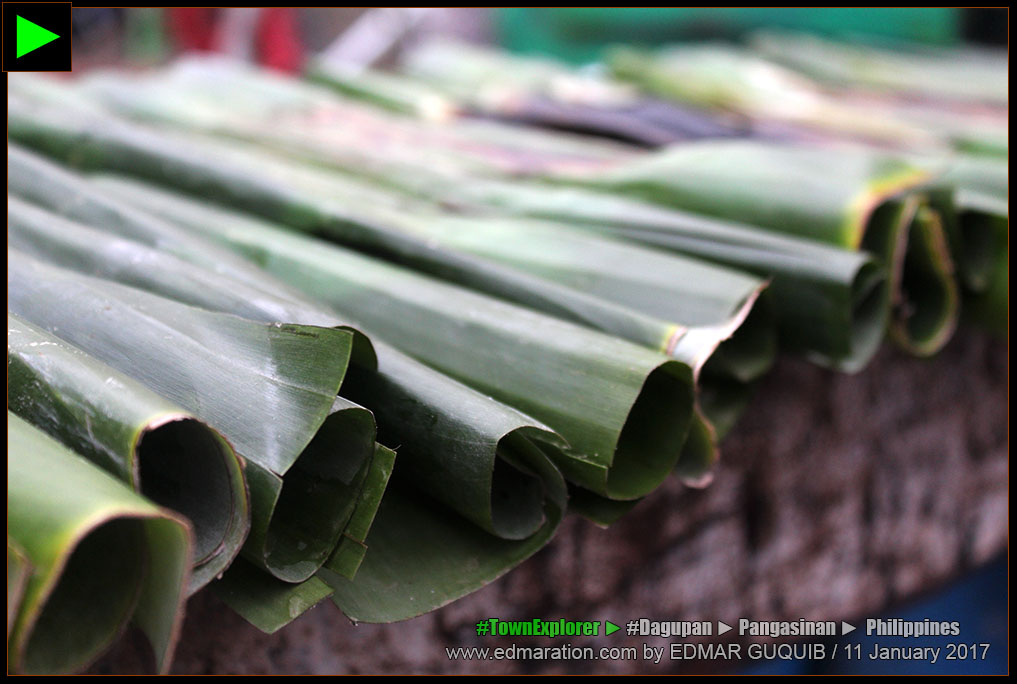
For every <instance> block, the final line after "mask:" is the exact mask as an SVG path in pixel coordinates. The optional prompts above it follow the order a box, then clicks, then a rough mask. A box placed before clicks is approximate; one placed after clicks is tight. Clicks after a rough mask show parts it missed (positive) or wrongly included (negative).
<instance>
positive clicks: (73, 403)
mask: <svg viewBox="0 0 1017 684" xmlns="http://www.w3.org/2000/svg"><path fill="white" fill-rule="evenodd" d="M7 401H8V407H9V410H11V411H13V412H14V413H16V414H17V415H19V416H20V417H21V418H23V419H25V420H27V421H29V422H31V423H33V424H34V425H35V426H36V427H38V428H39V429H41V430H43V431H45V432H47V433H48V434H49V435H51V436H53V437H55V438H56V439H58V440H59V441H61V442H62V443H63V444H64V445H66V446H67V447H68V448H70V449H72V450H74V451H75V452H77V453H79V454H81V455H83V456H85V457H86V458H88V459H89V460H91V461H92V462H93V463H95V464H96V465H98V466H100V467H102V468H103V469H104V470H107V471H109V472H110V473H111V474H112V475H114V476H116V477H118V478H120V479H121V480H124V481H125V482H127V483H128V484H129V485H130V486H131V488H132V489H134V490H135V491H137V492H138V493H139V494H141V495H143V496H145V497H146V498H148V499H149V500H151V501H152V502H154V503H156V504H158V505H160V506H163V507H164V508H168V509H169V510H172V511H175V512H177V513H180V514H181V515H183V516H184V517H186V518H187V519H188V520H189V521H190V522H191V524H192V525H193V526H194V568H193V570H192V572H191V580H190V585H189V593H192V594H193V593H194V592H195V591H197V590H198V589H200V588H201V587H203V586H204V585H205V584H207V583H208V582H210V581H211V580H212V579H213V578H215V577H216V576H217V575H219V574H221V573H222V572H223V571H224V570H225V569H226V568H227V567H228V566H229V564H230V563H231V562H232V561H233V559H234V558H235V557H236V555H237V554H238V553H239V552H240V547H241V546H242V545H243V543H244V540H245V539H246V537H247V532H248V530H249V529H250V510H249V503H248V496H247V486H246V484H245V482H244V477H243V467H242V465H241V463H240V461H239V460H238V459H237V457H236V454H234V453H233V449H232V448H231V447H230V445H229V444H228V443H227V442H226V440H224V439H223V438H222V437H221V436H220V435H219V434H218V433H217V432H215V431H214V430H212V429H211V428H209V427H208V426H207V425H205V424H204V423H202V422H201V421H199V420H198V419H196V418H194V417H193V416H191V415H189V414H188V413H186V412H185V411H184V410H183V409H181V408H179V407H177V406H175V405H173V404H172V403H170V402H168V401H166V400H165V399H163V398H162V397H160V396H159V395H157V394H155V393H153V392H152V391H151V390H149V389H147V388H146V387H144V386H143V385H141V384H140V383H138V382H136V381H135V380H133V379H132V378H130V377H127V376H126V375H123V374H121V373H119V372H117V371H116V370H114V369H113V368H111V367H109V366H107V365H106V364H104V363H102V362H100V361H98V360H97V359H95V358H93V357H91V356H89V355H88V354H86V353H84V352H83V351H81V350H80V349H77V348H75V347H74V346H72V345H70V344H68V343H66V342H64V341H63V340H61V339H60V338H58V337H56V336H54V335H50V334H49V333H47V332H45V331H44V330H41V329H40V328H37V327H36V326H34V325H32V324H31V323H28V322H27V321H24V320H22V319H20V318H19V317H17V316H15V315H13V314H8V315H7Z"/></svg>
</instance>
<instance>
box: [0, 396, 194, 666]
mask: <svg viewBox="0 0 1017 684" xmlns="http://www.w3.org/2000/svg"><path fill="white" fill-rule="evenodd" d="M7 531H8V534H9V535H10V536H11V538H12V539H13V540H14V542H15V543H16V544H17V545H18V546H19V547H20V548H21V549H23V550H24V554H25V558H26V559H27V562H28V563H29V564H30V568H31V571H30V574H29V576H28V579H27V583H26V584H25V588H24V594H23V597H22V602H21V606H20V609H19V610H18V615H17V618H16V620H15V623H14V628H13V631H12V632H11V635H10V637H9V639H8V644H7V659H8V660H7V666H8V669H9V671H11V672H22V673H26V674H62V673H69V672H75V671H77V670H80V669H82V668H84V667H86V666H87V665H88V664H89V663H90V662H91V661H92V660H94V659H95V658H96V657H97V656H98V655H99V654H100V653H102V651H103V650H104V649H106V648H107V647H108V646H109V645H110V644H111V643H112V642H113V641H114V640H115V639H116V638H117V637H118V636H119V635H120V633H121V632H122V630H123V629H124V627H125V626H126V625H127V623H128V622H129V621H131V619H132V618H133V620H134V621H135V622H136V623H137V624H138V626H139V627H141V629H142V631H143V632H144V633H145V634H146V636H147V637H148V640H149V642H150V643H151V645H152V648H153V650H154V652H155V661H156V663H157V668H158V670H159V671H160V672H164V671H165V670H166V669H167V668H168V667H169V664H170V661H171V659H172V656H173V649H174V647H175V644H176V640H177V635H178V633H179V629H180V619H181V616H182V613H183V605H184V599H185V597H186V587H187V582H188V569H189V568H190V566H191V535H190V528H189V526H188V524H187V522H186V521H184V520H183V519H182V518H177V517H175V516H174V515H173V514H171V513H168V512H166V511H164V510H163V509H160V508H158V507H156V506H155V505H153V504H152V503H150V502H148V501H146V500H145V499H143V498H141V497H140V496H138V495H137V494H135V493H134V492H132V491H131V490H130V489H129V488H128V487H127V486H126V485H124V484H123V483H121V482H119V481H117V480H116V479H114V478H113V477H112V476H111V475H109V474H108V473H105V472H104V471H102V470H101V469H99V468H98V467H96V466H94V465H93V464H91V463H89V462H88V461H86V460H85V459H83V458H82V457H80V456H78V455H76V454H74V453H72V452H71V451H69V450H68V449H67V448H66V447H64V446H62V445H61V444H60V443H59V442H57V441H56V440H54V439H52V438H51V437H49V436H47V435H46V434H45V433H43V432H40V431H39V430H37V429H36V428H34V427H32V426H31V425H29V424H28V423H26V422H25V421H23V420H21V419H20V418H18V417H17V416H15V415H14V414H12V413H10V412H8V414H7Z"/></svg>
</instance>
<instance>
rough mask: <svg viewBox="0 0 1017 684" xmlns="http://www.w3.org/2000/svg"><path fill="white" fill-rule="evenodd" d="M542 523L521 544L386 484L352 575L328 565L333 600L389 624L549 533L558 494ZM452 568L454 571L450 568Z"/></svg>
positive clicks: (474, 586) (507, 563)
mask: <svg viewBox="0 0 1017 684" xmlns="http://www.w3.org/2000/svg"><path fill="white" fill-rule="evenodd" d="M546 512H547V513H546V514H547V516H548V524H547V525H545V526H544V527H543V528H542V529H541V530H540V531H539V532H538V533H537V534H535V535H533V536H532V537H530V538H529V539H527V540H525V541H523V542H513V541H509V540H505V539H500V538H498V537H494V536H492V535H489V534H485V533H484V532H483V530H481V529H479V528H477V527H474V526H469V525H463V524H462V523H461V521H460V520H459V519H458V518H457V517H456V516H455V515H453V514H452V513H451V512H450V511H449V510H448V509H445V508H443V507H441V506H435V505H434V503H433V502H432V501H430V500H428V499H427V498H426V497H424V496H422V495H421V494H420V493H419V492H416V491H413V490H412V489H410V488H396V489H393V490H390V491H389V493H388V495H387V496H386V497H385V500H384V501H383V502H382V504H381V509H380V510H379V511H378V517H377V519H376V520H375V523H374V527H373V528H372V530H371V552H370V553H369V554H367V557H366V558H365V559H364V564H363V566H362V567H361V569H360V572H358V573H357V576H356V578H355V579H354V580H352V581H350V580H348V579H346V578H345V577H341V576H338V575H337V574H335V573H333V572H331V571H330V570H329V569H328V568H327V567H326V568H323V569H322V570H321V572H320V577H321V578H322V579H324V580H325V581H326V582H328V583H329V585H330V586H331V587H332V588H333V589H334V590H335V593H334V594H333V595H332V600H333V601H334V602H335V603H336V605H338V606H339V608H340V609H341V610H342V611H343V613H345V614H346V616H347V617H349V618H350V619H352V620H354V621H364V622H395V621H398V620H406V619H409V618H412V617H416V616H418V615H423V614H424V613H426V612H428V611H431V610H435V609H437V608H440V607H442V606H444V605H447V604H449V603H451V602H452V601H454V600H456V599H457V598H459V597H461V596H465V595H466V594H469V593H471V592H474V591H476V590H478V589H480V588H482V587H484V586H485V585H487V584H489V583H490V582H491V581H493V580H494V579H496V578H498V577H500V576H501V575H503V574H504V573H505V572H506V571H507V570H508V568H510V567H514V566H515V565H517V564H519V563H521V562H522V561H523V560H525V559H526V558H528V557H529V556H530V555H531V554H532V553H533V552H534V551H536V550H537V549H539V548H540V547H541V546H543V545H544V544H545V543H547V541H548V540H549V539H550V535H551V533H552V532H553V530H554V529H555V527H556V526H557V523H558V522H559V521H560V520H561V516H562V515H563V513H564V497H563V498H561V499H559V500H556V501H553V504H552V500H549V501H548V506H547V508H546ZM449 568H454V569H455V572H449Z"/></svg>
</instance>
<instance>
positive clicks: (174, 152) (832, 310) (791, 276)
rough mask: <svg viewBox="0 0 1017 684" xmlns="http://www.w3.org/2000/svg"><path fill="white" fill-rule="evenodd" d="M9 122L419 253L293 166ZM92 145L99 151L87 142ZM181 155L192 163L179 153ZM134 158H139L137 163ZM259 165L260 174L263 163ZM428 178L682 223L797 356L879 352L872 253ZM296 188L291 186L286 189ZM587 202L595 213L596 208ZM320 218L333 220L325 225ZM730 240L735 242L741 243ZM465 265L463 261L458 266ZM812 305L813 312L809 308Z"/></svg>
mask: <svg viewBox="0 0 1017 684" xmlns="http://www.w3.org/2000/svg"><path fill="white" fill-rule="evenodd" d="M11 120H12V124H11V126H12V128H11V130H12V136H13V137H15V138H19V139H21V140H23V141H25V142H28V143H31V142H33V141H34V144H36V145H37V146H39V147H40V149H44V150H45V149H49V150H50V151H51V152H52V153H55V154H56V155H57V156H61V157H65V158H66V157H67V155H69V154H73V155H74V157H73V158H74V159H75V160H76V161H86V165H88V166H91V167H95V166H100V167H103V168H114V169H116V168H119V169H121V170H127V171H128V172H133V173H137V174H140V175H142V176H145V177H149V178H153V179H155V180H157V181H159V182H162V183H165V184H169V185H172V186H175V187H178V188H181V189H184V190H186V191H189V192H193V193H196V194H200V195H208V196H213V197H216V198H219V199H221V198H224V197H225V198H229V200H230V201H231V202H233V203H236V204H238V205H240V206H244V207H245V209H247V210H252V211H254V212H255V213H260V214H262V215H264V216H266V217H268V218H274V219H275V220H278V221H280V222H283V223H287V224H288V225H291V226H294V227H298V228H303V229H305V230H316V229H320V227H322V226H327V227H328V228H329V229H330V231H329V234H330V236H336V235H337V233H339V232H340V231H342V239H343V241H344V242H347V243H349V244H359V245H369V246H371V247H372V248H373V249H378V248H381V249H383V250H384V251H385V252H386V253H389V254H392V253H396V254H401V255H407V254H414V253H416V254H420V253H422V250H420V248H419V244H418V243H417V242H416V241H410V242H409V244H407V239H406V237H405V235H393V234H392V233H393V232H392V231H387V232H386V231H381V230H364V224H365V223H369V222H368V221H365V220H364V219H363V218H362V217H360V216H358V215H356V214H353V215H351V212H350V211H348V210H344V209H342V208H339V207H336V206H335V205H336V203H335V202H331V203H329V202H323V201H322V200H321V199H320V198H316V197H312V196H311V195H313V194H314V193H311V192H309V191H308V190H307V185H306V184H305V185H301V184H299V183H294V182H293V181H292V179H293V177H294V174H293V173H292V169H286V170H285V171H284V172H281V173H279V174H273V173H269V172H265V174H264V175H262V176H259V177H256V178H254V179H252V178H251V174H250V173H249V172H248V170H249V168H250V167H251V164H250V163H247V164H236V163H234V164H230V163H229V162H228V160H227V161H224V156H225V157H226V158H228V157H229V156H230V155H229V153H228V151H227V154H225V155H223V154H219V155H218V156H216V155H209V154H208V153H207V150H203V149H201V148H195V147H194V146H193V145H190V146H189V145H187V144H186V143H187V141H177V144H175V145H173V146H169V147H168V148H167V146H166V145H165V141H159V140H157V139H155V138H154V137H153V136H151V135H147V134H145V132H144V131H142V130H141V129H135V128H130V127H127V128H125V127H124V126H109V125H100V124H98V123H94V122H93V123H92V124H81V123H80V122H72V121H69V120H67V119H66V118H63V119H61V118H60V117H59V116H56V115H55V114H54V113H53V112H45V111H43V112H34V113H33V114H32V115H31V116H29V115H28V114H27V113H26V114H25V115H23V116H22V115H18V114H17V112H16V111H12V112H11ZM111 129H112V130H111ZM89 130H92V133H89ZM99 137H103V138H104V142H103V143H102V144H101V145H99V144H98V143H96V142H95V141H96V140H97V139H98V138H99ZM86 140H90V141H92V142H90V143H86V142H85V141H86ZM79 144H85V145H86V146H87V149H88V150H93V152H89V154H88V155H85V154H83V153H74V152H72V150H75V149H76V148H77V147H78V145H79ZM98 148H102V149H105V152H104V153H102V154H101V157H102V158H101V159H100V158H97V154H96V151H97V150H98ZM84 149H86V148H83V150H84ZM182 149H183V150H185V151H186V156H183V155H182V154H181V153H180V152H181V150H182ZM127 150H130V153H129V154H128V153H127ZM114 152H116V154H114ZM86 157H87V160H86ZM359 159H360V158H359V157H358V158H356V160H359ZM215 167H217V168H215ZM259 168H260V169H263V168H264V165H261V166H259ZM418 170H419V169H418ZM392 171H393V167H392V166H391V165H385V166H384V167H383V168H382V169H381V171H379V173H381V174H382V175H384V174H385V173H388V174H389V175H390V176H391V175H392V173H391V172H392ZM404 177H405V173H403V174H401V175H400V183H403V182H404V181H403V178H404ZM424 178H425V181H426V182H425V183H424V186H423V187H421V188H419V190H420V192H421V193H428V192H433V193H434V194H435V195H436V196H437V197H438V198H439V199H441V200H450V201H453V202H455V201H461V200H462V199H463V198H464V197H465V198H466V199H468V200H470V201H472V202H473V203H474V204H478V203H480V204H487V205H491V204H495V205H498V207H499V209H502V210H507V211H510V212H513V213H523V214H532V215H536V216H543V217H549V218H558V219H563V220H572V221H575V222H577V223H580V224H581V225H584V226H585V225H587V224H589V223H593V224H595V225H597V224H599V226H598V227H600V228H601V229H603V230H618V231H623V232H624V233H626V234H631V233H636V235H637V236H638V233H639V231H633V230H632V229H631V228H630V227H629V226H628V225H627V223H626V221H627V222H628V223H634V222H637V221H638V226H639V228H640V230H643V229H644V228H649V227H650V226H652V227H653V230H654V233H653V235H646V234H645V231H643V232H644V234H643V236H642V237H644V238H646V239H645V240H644V241H648V242H649V243H650V244H654V245H655V246H661V247H669V248H674V247H675V246H676V245H675V244H674V242H675V240H674V238H673V236H671V235H667V236H664V240H665V242H664V244H661V242H660V238H661V236H660V235H658V232H660V231H659V228H660V226H661V225H664V226H666V227H667V229H668V232H671V230H673V229H674V228H672V227H673V226H676V227H677V228H678V229H683V231H684V232H688V231H689V226H693V227H694V228H695V229H696V236H693V238H692V239H687V240H686V239H682V240H681V241H680V242H681V247H684V249H679V250H678V251H682V252H684V253H689V254H692V255H694V256H697V257H706V258H709V259H712V260H716V261H720V262H721V263H726V264H728V265H734V266H738V267H743V268H748V269H751V270H753V271H754V272H756V273H759V274H760V275H763V276H770V275H775V276H776V278H775V283H774V288H773V289H774V290H775V295H777V296H775V300H776V306H777V309H778V314H779V320H780V322H781V332H782V341H783V342H784V343H785V344H788V345H789V346H790V347H791V348H792V349H796V350H804V351H805V352H806V353H808V354H809V355H810V356H811V357H812V358H815V359H817V360H819V361H821V362H825V363H827V364H828V365H833V366H836V367H840V368H844V369H846V370H856V369H858V368H860V367H862V366H863V365H864V364H865V362H866V361H867V360H868V358H870V357H871V355H872V353H874V351H875V349H876V347H877V346H878V342H879V339H880V333H881V330H882V325H883V320H884V319H883V316H884V308H883V301H884V299H883V297H882V295H883V289H882V284H881V278H880V276H879V275H878V274H877V273H876V270H877V269H876V267H875V266H873V265H869V264H868V263H867V262H868V259H867V258H866V257H864V256H861V257H849V256H845V255H841V254H839V253H837V252H835V251H832V250H827V251H825V252H824V251H821V250H819V251H818V252H817V250H816V249H814V248H810V247H809V246H808V245H801V244H799V243H795V242H788V241H784V242H781V241H775V240H774V239H770V236H766V235H761V236H760V237H759V241H761V242H764V244H766V248H763V249H760V248H755V247H753V246H749V247H747V249H737V250H736V249H729V248H727V247H725V246H723V245H720V246H718V245H714V244H713V242H714V241H716V240H718V239H719V240H723V241H724V242H730V241H732V240H734V239H738V240H739V241H740V242H743V243H744V242H748V243H749V245H753V242H754V241H753V240H751V239H752V238H753V236H754V235H757V234H758V231H749V232H747V231H741V232H739V231H738V230H737V228H736V227H730V226H727V225H720V224H719V222H714V223H710V222H708V221H705V220H702V219H699V220H698V221H697V220H696V219H695V218H694V217H688V218H686V217H683V216H678V215H671V214H669V213H668V212H664V211H663V210H658V209H656V208H654V207H652V206H647V205H643V204H641V203H637V202H628V201H626V200H624V199H622V198H617V199H614V198H611V197H610V196H606V195H599V194H596V193H588V192H585V193H584V192H582V191H579V190H574V189H572V190H565V189H560V190H556V189H549V188H539V187H522V186H519V187H513V186H510V185H508V184H504V183H500V184H499V183H484V182H480V181H477V182H471V183H469V184H458V183H455V182H450V179H449V178H448V177H447V176H445V177H443V176H441V175H437V176H436V175H435V174H433V173H432V174H430V176H428V175H427V174H424ZM287 179H290V182H289V183H287ZM457 185H458V186H461V185H466V187H465V188H462V187H456V186H457ZM294 198H296V199H294ZM587 203H589V204H590V206H591V207H594V208H595V210H587V209H586V204H587ZM601 209H605V210H607V211H608V215H609V216H610V217H611V220H610V222H609V221H607V220H605V219H603V218H601V212H600V210H601ZM322 214H325V216H324V217H322V216H321V215H322ZM622 227H624V228H622ZM702 233H706V234H707V235H708V236H709V237H710V238H713V239H711V240H710V241H709V242H705V241H704V239H702V238H701V237H700V238H699V239H696V237H697V236H698V235H700V234H702ZM732 233H734V235H735V236H736V237H732ZM629 236H630V237H631V235H629ZM775 251H776V253H774V252H775ZM423 253H426V250H424V251H423ZM451 260H452V258H451V257H450V258H449V261H451ZM817 260H818V262H817ZM458 261H459V262H460V263H461V259H460V260H458ZM782 276H784V277H782ZM803 300H805V302H807V303H808V304H810V306H802V304H803ZM817 300H818V301H817ZM803 319H804V320H803ZM817 319H818V320H817Z"/></svg>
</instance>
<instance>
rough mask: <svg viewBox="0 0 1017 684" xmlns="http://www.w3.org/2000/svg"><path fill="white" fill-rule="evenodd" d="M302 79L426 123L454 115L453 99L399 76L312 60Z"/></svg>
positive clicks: (418, 82)
mask: <svg viewBox="0 0 1017 684" xmlns="http://www.w3.org/2000/svg"><path fill="white" fill-rule="evenodd" d="M304 76H305V78H307V79H308V80H309V81H310V82H312V83H316V84H318V85H322V86H325V87H327V88H329V89H330V90H335V91H336V92H338V93H341V94H343V95H348V96H350V97H352V98H355V99H357V100H361V101H363V102H367V103H369V104H372V105H374V106H376V107H380V108H382V109H386V110H388V111H391V112H394V113H396V114H408V115H411V116H417V117H420V118H422V119H427V120H430V121H446V120H449V119H452V118H454V117H455V116H457V115H458V109H459V106H458V105H457V103H456V98H451V97H448V96H447V95H445V94H443V93H442V92H441V91H440V90H438V89H436V88H432V87H430V86H429V85H428V84H426V83H424V82H421V81H418V80H416V79H413V78H408V77H406V76H403V75H401V74H392V73H387V72H381V71H375V70H363V69H349V68H347V67H345V66H344V65H343V64H334V63H330V62H327V61H324V60H322V59H312V60H311V61H309V62H308V64H307V66H306V67H305V68H304Z"/></svg>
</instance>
